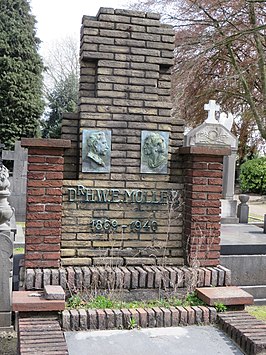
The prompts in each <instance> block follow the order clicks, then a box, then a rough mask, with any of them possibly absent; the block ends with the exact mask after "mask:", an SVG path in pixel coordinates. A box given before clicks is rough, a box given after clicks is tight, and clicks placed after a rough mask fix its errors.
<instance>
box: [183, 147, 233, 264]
mask: <svg viewBox="0 0 266 355" xmlns="http://www.w3.org/2000/svg"><path fill="white" fill-rule="evenodd" d="M180 154H182V155H183V162H184V172H183V175H184V185H185V186H184V205H185V211H184V243H185V244H186V256H187V260H186V262H187V263H188V264H189V265H190V266H216V265H218V264H219V258H220V228H221V225H220V221H221V217H220V212H221V208H220V207H221V201H220V199H221V198H222V170H223V156H224V155H229V154H230V148H225V147H222V148H217V147H207V146H203V147H200V146H198V147H182V148H180Z"/></svg>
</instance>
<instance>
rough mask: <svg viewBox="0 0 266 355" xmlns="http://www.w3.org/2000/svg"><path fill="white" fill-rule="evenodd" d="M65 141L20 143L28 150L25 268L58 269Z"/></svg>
mask: <svg viewBox="0 0 266 355" xmlns="http://www.w3.org/2000/svg"><path fill="white" fill-rule="evenodd" d="M70 144H71V142H70V141H69V140H63V139H31V138H25V139H22V140H21V146H23V147H27V148H28V176H27V211H26V229H25V266H26V267H33V268H38V267H59V266H60V240H61V214H62V186H63V164H64V148H69V147H70Z"/></svg>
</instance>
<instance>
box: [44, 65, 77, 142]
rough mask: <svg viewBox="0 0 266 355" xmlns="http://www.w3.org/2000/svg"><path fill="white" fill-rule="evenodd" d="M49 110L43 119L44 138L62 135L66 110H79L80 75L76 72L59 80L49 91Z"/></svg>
mask: <svg viewBox="0 0 266 355" xmlns="http://www.w3.org/2000/svg"><path fill="white" fill-rule="evenodd" d="M47 99H48V102H49V104H48V107H49V111H48V112H47V113H46V115H45V116H46V120H45V121H43V132H42V135H43V137H44V138H60V137H61V121H62V114H63V113H64V112H75V111H77V102H78V77H77V75H76V74H75V73H74V72H71V73H69V74H68V75H67V76H66V77H65V78H61V80H60V81H58V82H57V83H56V84H55V86H54V88H53V89H52V90H51V92H49V93H47Z"/></svg>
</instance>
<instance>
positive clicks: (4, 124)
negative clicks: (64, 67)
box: [0, 0, 44, 148]
mask: <svg viewBox="0 0 266 355" xmlns="http://www.w3.org/2000/svg"><path fill="white" fill-rule="evenodd" d="M34 26H35V19H34V16H33V15H32V14H31V10H30V5H29V2H28V0H0V122H1V125H0V139H1V141H2V142H4V143H5V144H6V146H7V147H8V148H10V147H12V146H13V145H14V143H15V141H16V140H17V139H20V138H21V137H34V136H36V134H37V132H38V129H39V118H40V116H41V114H42V112H43V108H44V103H43V101H42V70H43V63H42V60H41V57H40V55H39V54H38V52H37V50H38V45H39V43H40V41H39V39H38V38H36V32H35V28H34Z"/></svg>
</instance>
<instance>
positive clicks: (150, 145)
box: [140, 131, 169, 174]
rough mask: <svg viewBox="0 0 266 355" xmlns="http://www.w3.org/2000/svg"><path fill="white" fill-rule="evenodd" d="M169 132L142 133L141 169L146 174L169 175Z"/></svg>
mask: <svg viewBox="0 0 266 355" xmlns="http://www.w3.org/2000/svg"><path fill="white" fill-rule="evenodd" d="M168 145H169V132H161V131H142V133H141V167H140V172H141V173H144V174H167V162H168Z"/></svg>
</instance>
